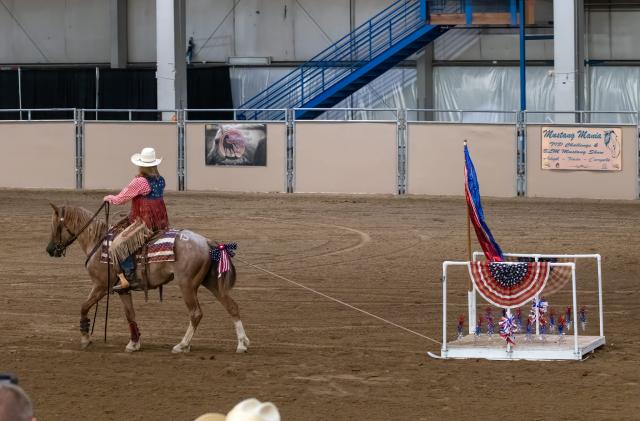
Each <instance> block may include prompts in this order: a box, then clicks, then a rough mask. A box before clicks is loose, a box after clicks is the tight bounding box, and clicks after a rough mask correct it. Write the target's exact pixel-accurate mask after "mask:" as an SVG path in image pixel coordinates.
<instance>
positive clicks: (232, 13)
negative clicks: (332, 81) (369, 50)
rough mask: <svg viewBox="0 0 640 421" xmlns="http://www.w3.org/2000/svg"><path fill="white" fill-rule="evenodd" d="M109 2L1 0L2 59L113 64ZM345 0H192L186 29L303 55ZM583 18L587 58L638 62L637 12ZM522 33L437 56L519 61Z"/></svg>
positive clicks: (211, 44) (444, 42) (147, 11)
mask: <svg viewBox="0 0 640 421" xmlns="http://www.w3.org/2000/svg"><path fill="white" fill-rule="evenodd" d="M155 1H156V0H129V1H128V2H127V4H128V6H127V13H128V25H127V28H128V35H129V43H128V46H129V61H130V62H132V63H143V62H144V63H148V62H154V61H155V49H156V45H155ZM109 3H110V2H109V1H107V0H28V1H20V0H4V4H5V5H6V6H7V7H8V8H9V10H10V11H11V13H12V14H13V15H14V17H15V20H14V19H13V18H12V17H11V16H10V15H9V13H7V11H6V10H5V9H4V8H0V39H2V40H3V42H2V43H0V63H4V64H23V63H24V64H26V63H108V62H109V60H110V44H109V43H110V31H111V28H110V7H109ZM235 3H237V4H236V5H235V7H234V4H235ZM349 3H350V2H349V0H323V1H313V0H243V1H240V2H235V1H234V0H188V1H187V2H186V11H187V17H186V24H187V28H186V31H187V34H186V35H187V39H188V38H189V37H193V38H194V41H195V44H196V55H195V58H194V59H195V61H203V60H204V61H208V62H224V61H225V60H226V58H227V57H229V56H271V57H273V59H274V60H276V61H305V60H308V59H310V58H311V57H313V56H314V55H315V54H317V53H319V52H320V51H321V50H322V49H324V48H326V47H327V46H328V45H330V44H331V43H332V42H335V41H337V40H338V39H340V38H341V37H342V36H344V35H346V34H347V33H348V32H349V29H350V20H351V16H350V8H349ZM390 3H391V0H355V2H354V5H355V13H354V16H353V18H354V21H355V24H356V25H359V24H361V23H363V22H365V21H366V20H367V19H369V18H370V17H372V16H373V15H375V14H376V13H378V12H379V11H380V10H382V9H383V8H384V7H386V6H387V5H389V4H390ZM535 19H536V24H538V25H542V26H551V22H552V21H553V16H552V2H551V0H537V1H536V18H535ZM586 19H587V25H586V27H587V32H588V47H587V50H588V56H587V58H590V59H597V60H630V59H633V60H638V59H640V43H638V42H636V40H638V39H640V26H639V25H636V24H635V22H637V21H638V20H639V19H640V10H633V9H630V10H615V9H614V10H609V11H607V10H591V11H588V13H587V18H586ZM16 20H17V21H18V22H20V24H21V25H22V27H23V28H24V30H23V28H21V27H20V25H18V23H17V22H16ZM274 28H275V29H277V30H274ZM551 31H552V29H551V28H549V29H546V28H542V29H538V30H535V29H530V30H529V32H531V33H534V32H538V33H550V32H551ZM29 38H31V39H32V40H33V41H31V40H30V39H29ZM517 38H518V34H517V31H515V30H505V29H472V30H452V31H449V33H448V34H445V35H444V36H443V37H442V38H441V39H439V40H437V41H436V44H435V45H436V52H435V58H436V59H437V60H517V59H518V55H519V51H518V42H517ZM34 44H35V45H34ZM36 46H37V47H36ZM39 50H40V51H39ZM527 58H528V59H530V60H552V59H553V41H552V40H546V41H531V42H528V43H527Z"/></svg>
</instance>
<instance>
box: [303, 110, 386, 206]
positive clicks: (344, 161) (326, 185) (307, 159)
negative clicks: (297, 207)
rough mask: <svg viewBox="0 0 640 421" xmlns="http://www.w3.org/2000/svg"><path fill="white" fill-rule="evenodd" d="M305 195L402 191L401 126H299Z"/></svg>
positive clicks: (324, 123) (343, 124)
mask: <svg viewBox="0 0 640 421" xmlns="http://www.w3.org/2000/svg"><path fill="white" fill-rule="evenodd" d="M295 130H296V152H295V154H296V162H295V166H296V179H295V191H296V192H299V193H386V194H394V193H395V192H396V190H397V187H396V186H397V177H396V171H397V170H396V165H397V164H396V163H397V148H396V144H397V140H396V124H395V123H365V122H344V123H333V122H298V123H296V128H295Z"/></svg>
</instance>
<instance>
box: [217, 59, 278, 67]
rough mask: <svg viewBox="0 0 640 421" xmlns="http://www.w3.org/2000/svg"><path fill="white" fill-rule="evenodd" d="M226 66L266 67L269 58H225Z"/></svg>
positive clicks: (269, 60)
mask: <svg viewBox="0 0 640 421" xmlns="http://www.w3.org/2000/svg"><path fill="white" fill-rule="evenodd" d="M227 64H229V65H231V66H268V65H270V64H271V57H227Z"/></svg>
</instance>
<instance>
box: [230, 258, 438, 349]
mask: <svg viewBox="0 0 640 421" xmlns="http://www.w3.org/2000/svg"><path fill="white" fill-rule="evenodd" d="M235 259H236V260H238V261H240V262H242V263H244V264H245V265H247V266H251V267H252V268H254V269H257V270H259V271H261V272H264V273H266V274H268V275H271V276H273V277H275V278H279V279H282V280H283V281H287V282H289V283H291V284H293V285H296V286H298V287H300V288H303V289H306V290H307V291H310V292H313V293H314V294H318V295H320V296H321V297H324V298H327V299H329V300H331V301H335V302H336V303H338V304H342V305H343V306H346V307H349V308H351V309H353V310H356V311H359V312H360V313H363V314H366V315H367V316H370V317H373V318H374V319H378V320H380V321H381V322H384V323H387V324H390V325H391V326H395V327H397V328H399V329H402V330H404V331H406V332H409V333H413V334H414V335H416V336H419V337H421V338H424V339H428V340H430V341H431V342H434V343H437V344H439V345H442V342H439V341H436V340H435V339H433V338H430V337H428V336H425V335H423V334H422V333H418V332H416V331H415V330H411V329H409V328H406V327H404V326H401V325H399V324H397V323H394V322H392V321H391V320H387V319H385V318H383V317H380V316H377V315H375V314H373V313H369V312H368V311H366V310H363V309H361V308H358V307H356V306H353V305H351V304H349V303H345V302H344V301H342V300H339V299H337V298H334V297H331V296H330V295H327V294H324V293H322V292H320V291H316V290H315V289H313V288H310V287H308V286H306V285H302V284H301V283H299V282H296V281H292V280H291V279H288V278H285V277H284V276H282V275H278V274H277V273H273V272H271V271H269V270H267V269H263V268H261V267H259V266H256V265H254V264H252V263H249V262H247V261H246V260H243V259H241V258H239V257H236V258H235Z"/></svg>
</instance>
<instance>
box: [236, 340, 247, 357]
mask: <svg viewBox="0 0 640 421" xmlns="http://www.w3.org/2000/svg"><path fill="white" fill-rule="evenodd" d="M249 344H251V341H250V340H249V338H247V337H246V336H245V337H244V338H242V339H240V341H239V342H238V347H237V348H236V354H244V353H245V352H247V349H248V348H249Z"/></svg>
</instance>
